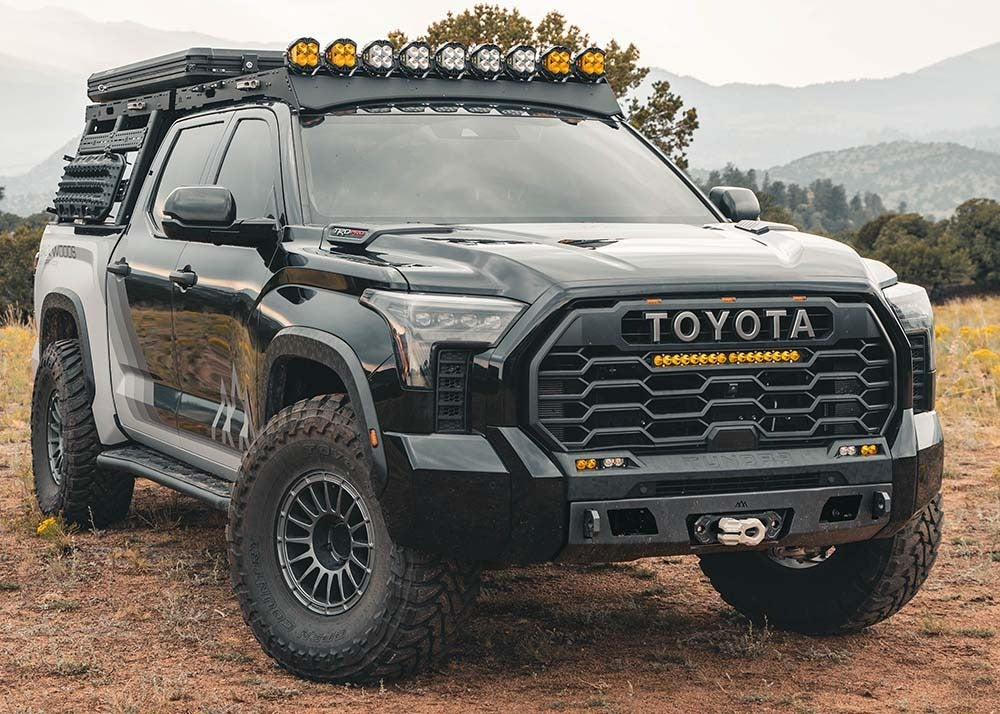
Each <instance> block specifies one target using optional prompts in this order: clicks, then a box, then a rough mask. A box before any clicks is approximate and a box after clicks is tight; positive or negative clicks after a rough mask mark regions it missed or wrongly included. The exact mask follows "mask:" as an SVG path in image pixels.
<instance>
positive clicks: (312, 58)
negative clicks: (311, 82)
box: [285, 37, 319, 74]
mask: <svg viewBox="0 0 1000 714" xmlns="http://www.w3.org/2000/svg"><path fill="white" fill-rule="evenodd" d="M285 60H286V63H287V64H288V68H289V69H290V70H292V71H293V72H297V73H298V74H310V73H311V72H312V71H313V70H315V69H316V68H317V67H318V66H319V40H315V39H313V38H312V37H300V38H299V39H297V40H295V42H293V43H292V44H290V45H289V46H288V50H287V51H286V53H285Z"/></svg>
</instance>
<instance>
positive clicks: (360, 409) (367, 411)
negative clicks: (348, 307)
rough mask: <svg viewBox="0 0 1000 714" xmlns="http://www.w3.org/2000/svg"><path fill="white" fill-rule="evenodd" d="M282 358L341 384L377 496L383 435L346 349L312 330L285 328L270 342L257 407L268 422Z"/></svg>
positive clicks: (364, 381) (383, 474)
mask: <svg viewBox="0 0 1000 714" xmlns="http://www.w3.org/2000/svg"><path fill="white" fill-rule="evenodd" d="M283 357H301V358H304V359H310V360H313V361H315V362H319V363H320V364H325V365H327V366H328V367H330V369H332V370H333V371H335V372H336V373H337V375H338V376H339V377H340V379H341V380H342V381H343V382H344V386H345V387H346V389H347V394H348V396H349V397H350V399H351V404H352V405H353V406H354V411H355V413H356V414H357V416H358V419H359V420H360V422H361V429H362V433H361V435H360V436H361V439H362V442H363V443H364V445H365V448H366V449H367V450H368V453H369V454H370V456H371V460H372V466H373V469H374V473H373V485H374V487H375V492H376V493H381V492H382V490H383V489H384V488H385V485H386V480H387V474H388V471H387V468H386V459H385V451H384V447H383V443H382V442H383V440H384V435H383V434H382V430H381V429H380V428H379V424H378V414H377V413H376V411H375V400H374V399H372V393H371V389H370V388H369V386H368V375H367V374H366V372H365V369H364V367H363V366H362V364H361V360H360V359H358V356H357V354H355V352H354V350H353V349H351V347H350V345H348V344H347V343H346V342H344V341H343V340H342V339H340V338H339V337H337V336H336V335H332V334H330V333H329V332H324V331H323V330H317V329H316V328H312V327H300V326H292V327H286V328H284V329H283V330H281V331H280V332H278V334H277V335H275V336H274V338H273V339H272V340H271V342H270V344H269V345H268V347H267V350H266V352H265V353H264V371H263V378H262V379H261V380H260V385H261V387H260V388H261V390H262V392H263V393H262V394H261V395H260V400H259V401H258V404H263V405H265V412H264V413H265V415H266V418H270V417H271V416H273V415H274V413H275V412H277V411H278V410H277V409H276V408H275V407H276V405H275V404H274V402H273V401H272V400H273V399H274V395H272V394H270V393H269V391H270V390H269V384H270V375H271V372H272V370H273V368H274V364H275V362H277V361H278V360H279V359H281V358H283ZM371 429H374V430H375V433H376V434H377V435H378V445H377V446H372V444H371V440H370V439H369V436H368V433H369V430H371Z"/></svg>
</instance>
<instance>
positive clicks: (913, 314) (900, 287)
mask: <svg viewBox="0 0 1000 714" xmlns="http://www.w3.org/2000/svg"><path fill="white" fill-rule="evenodd" d="M882 294H883V295H885V299H886V300H888V301H889V305H891V306H892V310H893V312H895V313H896V317H898V318H899V323H900V324H901V325H902V326H903V331H904V332H906V333H907V334H913V333H926V335H927V369H929V370H932V369H934V308H933V307H931V299H930V298H929V297H928V296H927V291H926V290H924V289H923V288H922V287H920V286H919V285H913V284H911V283H896V284H895V285H890V286H889V287H887V288H886V289H885V290H883V291H882Z"/></svg>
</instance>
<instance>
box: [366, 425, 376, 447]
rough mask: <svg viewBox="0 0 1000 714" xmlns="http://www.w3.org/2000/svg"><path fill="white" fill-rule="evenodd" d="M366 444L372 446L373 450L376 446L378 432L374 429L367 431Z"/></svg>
mask: <svg viewBox="0 0 1000 714" xmlns="http://www.w3.org/2000/svg"><path fill="white" fill-rule="evenodd" d="M368 443H369V444H371V445H372V448H373V449H374V448H376V447H377V446H378V432H377V431H375V430H374V429H369V430H368Z"/></svg>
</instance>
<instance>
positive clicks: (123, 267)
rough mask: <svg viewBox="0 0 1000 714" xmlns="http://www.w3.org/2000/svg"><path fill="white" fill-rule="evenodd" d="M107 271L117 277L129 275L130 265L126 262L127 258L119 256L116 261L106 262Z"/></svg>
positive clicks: (130, 271)
mask: <svg viewBox="0 0 1000 714" xmlns="http://www.w3.org/2000/svg"><path fill="white" fill-rule="evenodd" d="M108 272H109V273H111V274H112V275H117V276H118V277H119V278H125V277H128V276H129V275H131V273H132V267H131V266H130V265H129V264H128V261H127V260H125V259H124V258H119V259H118V260H117V261H116V262H114V263H109V264H108Z"/></svg>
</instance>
